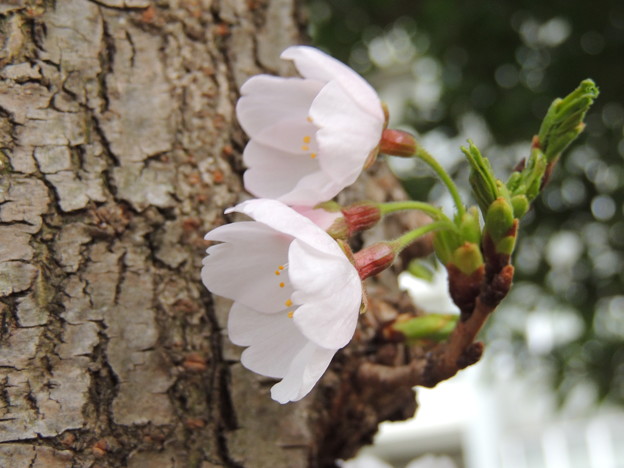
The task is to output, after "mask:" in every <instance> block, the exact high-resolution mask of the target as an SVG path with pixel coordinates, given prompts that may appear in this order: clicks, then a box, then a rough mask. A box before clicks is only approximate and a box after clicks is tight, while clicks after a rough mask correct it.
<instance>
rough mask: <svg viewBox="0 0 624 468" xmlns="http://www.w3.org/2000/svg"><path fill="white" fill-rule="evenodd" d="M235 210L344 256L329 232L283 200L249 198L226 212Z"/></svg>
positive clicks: (317, 246) (334, 253) (321, 249)
mask: <svg viewBox="0 0 624 468" xmlns="http://www.w3.org/2000/svg"><path fill="white" fill-rule="evenodd" d="M233 211H237V212H240V213H244V214H246V215H247V216H249V217H251V218H253V219H255V220H256V221H259V222H261V223H263V224H266V225H267V226H270V227H272V228H273V229H275V230H276V231H280V232H282V233H284V234H288V235H289V236H292V238H297V239H300V240H302V241H304V242H306V243H308V244H310V245H313V246H315V247H316V249H318V250H319V251H322V252H325V253H329V254H333V255H337V256H342V257H344V253H343V252H342V250H341V249H340V247H339V246H338V244H337V243H336V241H335V240H334V239H332V238H331V237H330V236H329V234H327V233H326V232H325V231H323V230H322V229H320V228H319V227H318V226H317V225H316V224H314V223H313V222H312V221H310V220H309V219H308V218H306V217H305V216H303V215H300V214H299V213H297V212H296V211H294V210H293V209H292V208H290V207H288V206H286V205H285V204H284V203H282V202H279V201H277V200H269V199H254V200H247V201H244V202H242V203H239V204H238V205H236V206H235V207H233V208H228V209H227V210H226V213H231V212H233ZM345 259H346V257H345Z"/></svg>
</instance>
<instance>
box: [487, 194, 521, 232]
mask: <svg viewBox="0 0 624 468" xmlns="http://www.w3.org/2000/svg"><path fill="white" fill-rule="evenodd" d="M513 222H514V212H513V208H512V206H511V204H510V203H509V202H508V201H507V200H505V199H504V198H497V199H496V200H494V202H493V203H492V204H491V205H490V207H489V208H488V210H487V214H486V215H485V230H486V231H487V232H488V233H489V235H490V236H491V237H492V240H493V241H494V243H497V242H498V241H500V240H501V239H503V238H504V237H506V236H507V235H509V230H510V229H511V227H512V226H513Z"/></svg>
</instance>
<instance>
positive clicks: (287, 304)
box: [284, 299, 293, 307]
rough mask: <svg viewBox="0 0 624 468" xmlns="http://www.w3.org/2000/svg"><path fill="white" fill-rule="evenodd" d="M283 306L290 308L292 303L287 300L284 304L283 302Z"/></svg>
mask: <svg viewBox="0 0 624 468" xmlns="http://www.w3.org/2000/svg"><path fill="white" fill-rule="evenodd" d="M284 305H285V306H286V307H292V305H293V301H291V300H290V299H288V300H287V301H286V302H284Z"/></svg>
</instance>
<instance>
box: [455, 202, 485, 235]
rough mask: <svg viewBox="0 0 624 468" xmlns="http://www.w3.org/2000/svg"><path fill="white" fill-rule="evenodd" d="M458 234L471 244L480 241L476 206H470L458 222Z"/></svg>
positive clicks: (479, 225) (479, 224)
mask: <svg viewBox="0 0 624 468" xmlns="http://www.w3.org/2000/svg"><path fill="white" fill-rule="evenodd" d="M459 235H460V237H461V240H462V241H465V242H471V243H473V244H480V243H481V223H480V221H479V212H478V211H477V207H476V206H473V207H470V208H469V209H468V211H466V212H465V213H464V215H463V216H462V219H461V221H460V223H459Z"/></svg>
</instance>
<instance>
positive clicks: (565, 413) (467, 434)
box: [362, 365, 624, 468]
mask: <svg viewBox="0 0 624 468" xmlns="http://www.w3.org/2000/svg"><path fill="white" fill-rule="evenodd" d="M480 374H482V371H481V369H480V367H479V365H476V366H474V367H473V368H469V369H466V370H465V371H463V374H461V375H460V376H458V377H455V378H454V379H451V380H450V381H447V382H442V383H441V384H439V385H438V387H436V388H435V389H423V388H419V389H418V399H419V403H420V407H419V409H418V411H417V414H416V417H415V418H414V419H411V420H409V421H405V422H400V423H384V424H382V426H381V427H380V431H379V433H378V434H377V437H376V438H375V444H374V445H373V446H371V447H367V448H365V449H363V450H362V454H363V455H372V456H375V457H377V458H379V459H381V460H383V461H385V462H386V463H389V464H390V465H391V466H393V467H399V468H404V467H406V466H408V465H407V464H408V462H409V461H410V460H413V459H415V458H417V457H420V456H422V455H423V454H436V455H446V456H449V457H450V458H452V460H453V461H454V462H455V463H456V466H457V468H624V412H622V410H621V409H614V408H606V407H603V408H596V407H593V409H592V407H591V406H586V407H584V406H583V404H578V402H577V403H576V404H574V403H573V404H572V406H573V408H571V407H566V408H564V409H563V410H560V411H556V410H555V404H554V401H553V397H552V390H550V389H548V388H546V387H541V386H540V385H535V384H534V383H532V382H529V381H526V380H522V379H521V378H520V377H517V376H516V377H514V378H513V380H512V379H506V380H499V379H494V380H492V379H491V380H492V381H489V380H488V381H487V382H486V380H485V379H484V378H483V376H481V375H480ZM577 400H578V401H580V402H582V401H583V400H584V398H583V395H582V390H581V389H579V396H578V398H577ZM568 406H570V405H568ZM424 466H426V465H424Z"/></svg>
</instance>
